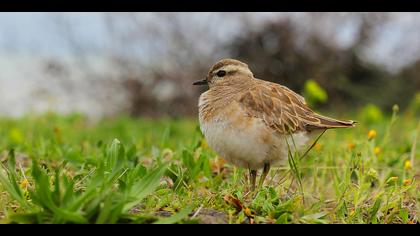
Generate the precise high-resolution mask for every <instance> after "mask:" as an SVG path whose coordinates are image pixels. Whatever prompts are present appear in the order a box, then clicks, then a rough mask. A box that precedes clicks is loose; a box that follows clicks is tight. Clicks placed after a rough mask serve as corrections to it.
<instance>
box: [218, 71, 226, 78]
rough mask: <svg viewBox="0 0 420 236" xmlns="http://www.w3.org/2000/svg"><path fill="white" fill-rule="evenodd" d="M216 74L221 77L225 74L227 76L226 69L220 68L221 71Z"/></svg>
mask: <svg viewBox="0 0 420 236" xmlns="http://www.w3.org/2000/svg"><path fill="white" fill-rule="evenodd" d="M216 75H217V76H219V77H223V76H225V75H226V71H225V70H219V71H218V72H217V73H216Z"/></svg>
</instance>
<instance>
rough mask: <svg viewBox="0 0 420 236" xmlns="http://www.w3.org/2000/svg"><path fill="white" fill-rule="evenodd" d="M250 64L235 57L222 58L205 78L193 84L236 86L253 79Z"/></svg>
mask: <svg viewBox="0 0 420 236" xmlns="http://www.w3.org/2000/svg"><path fill="white" fill-rule="evenodd" d="M253 77H254V76H253V74H252V72H251V70H250V69H249V68H248V65H247V64H245V63H243V62H240V61H238V60H235V59H222V60H220V61H218V62H217V63H216V64H214V65H213V66H212V67H211V69H210V71H209V72H208V74H207V76H206V78H205V79H204V80H200V81H196V82H194V83H193V85H208V86H209V87H210V88H212V87H216V86H235V85H238V84H243V83H246V82H248V81H249V80H251V79H253Z"/></svg>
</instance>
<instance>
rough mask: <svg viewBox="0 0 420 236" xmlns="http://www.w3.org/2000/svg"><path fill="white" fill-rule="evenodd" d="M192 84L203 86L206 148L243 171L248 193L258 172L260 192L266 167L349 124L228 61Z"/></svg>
mask: <svg viewBox="0 0 420 236" xmlns="http://www.w3.org/2000/svg"><path fill="white" fill-rule="evenodd" d="M193 84H194V85H208V86H209V90H208V91H206V92H204V93H203V94H201V96H200V99H199V104H198V107H199V121H200V129H201V131H202V133H203V134H204V137H205V138H206V140H207V142H208V145H209V146H210V147H211V148H212V149H214V150H215V151H216V152H217V153H218V154H219V155H220V156H222V157H224V158H225V159H226V160H227V161H228V162H230V163H232V164H234V165H236V166H239V167H243V168H248V169H249V173H250V180H251V183H250V184H251V189H252V190H254V189H255V181H256V176H257V170H258V169H261V168H262V169H263V173H262V176H261V178H260V186H261V185H262V184H263V182H264V180H265V178H266V176H267V174H268V172H269V170H270V167H271V166H279V165H282V164H284V161H285V160H287V158H288V152H289V150H290V149H291V150H290V151H291V152H292V153H293V152H295V151H296V149H297V151H299V150H302V148H304V147H305V146H307V144H308V141H310V140H311V139H313V138H314V137H315V136H317V135H319V134H320V133H321V132H324V131H325V130H327V129H331V128H346V127H353V126H354V124H355V122H354V121H342V120H337V119H333V118H329V117H325V116H322V115H319V114H317V113H315V112H314V111H312V110H311V109H310V108H309V107H308V105H307V104H306V102H305V99H304V98H303V97H302V96H300V95H298V94H296V93H295V92H293V91H292V90H290V89H289V88H287V87H285V86H282V85H280V84H276V83H272V82H268V81H264V80H260V79H257V78H254V75H253V74H252V72H251V70H250V69H249V68H248V65H247V64H245V63H243V62H240V61H238V60H234V59H223V60H220V61H219V62H217V63H216V64H215V65H214V66H213V67H212V68H211V69H210V71H209V72H208V74H207V77H206V78H205V79H204V80H201V81H197V82H195V83H193ZM295 147H296V149H295Z"/></svg>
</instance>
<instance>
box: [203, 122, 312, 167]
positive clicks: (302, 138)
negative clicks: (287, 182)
mask: <svg viewBox="0 0 420 236" xmlns="http://www.w3.org/2000/svg"><path fill="white" fill-rule="evenodd" d="M247 118H248V120H247V121H246V122H232V121H230V120H226V119H223V117H218V118H215V119H212V120H210V121H206V122H204V121H202V120H200V127H201V130H202V132H203V134H204V136H205V138H206V140H207V143H208V145H209V146H210V147H211V148H212V149H213V150H214V151H216V152H217V154H219V155H220V156H222V157H223V158H225V159H226V160H227V161H228V162H230V163H232V164H234V165H236V166H239V167H243V168H251V169H260V168H262V167H263V166H264V163H270V164H271V165H273V166H278V165H282V164H283V163H284V161H285V160H287V153H288V145H287V143H286V139H285V136H282V135H279V134H276V133H275V132H274V131H273V130H271V129H270V128H269V127H267V126H266V125H265V124H264V123H263V122H262V121H261V120H259V119H257V118H251V117H247ZM293 139H294V142H295V144H296V146H297V148H298V149H299V150H300V149H301V148H302V147H303V146H304V145H306V143H307V141H308V140H309V137H308V136H307V135H305V134H304V133H301V134H294V135H293ZM288 142H289V145H290V146H292V145H293V141H292V139H291V138H290V137H289V138H288ZM292 151H294V150H293V148H292Z"/></svg>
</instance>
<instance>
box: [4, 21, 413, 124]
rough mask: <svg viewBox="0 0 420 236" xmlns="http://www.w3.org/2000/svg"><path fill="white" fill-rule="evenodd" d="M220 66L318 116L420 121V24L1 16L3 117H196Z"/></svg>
mask: <svg viewBox="0 0 420 236" xmlns="http://www.w3.org/2000/svg"><path fill="white" fill-rule="evenodd" d="M224 57H229V58H236V59H239V60H242V61H244V62H246V63H248V64H249V65H250V68H251V70H252V71H253V72H254V75H255V76H256V77H257V78H261V79H264V80H270V81H275V82H277V83H281V84H284V85H286V86H288V87H290V88H291V89H293V90H295V91H296V92H298V93H300V94H303V95H304V96H305V97H306V99H307V101H308V103H310V104H311V106H313V107H314V108H315V109H320V110H329V111H333V112H335V113H345V112H348V111H352V112H353V111H360V110H364V111H365V113H366V114H368V116H371V117H373V118H372V119H374V118H375V117H376V116H380V114H381V113H382V112H384V113H386V112H391V107H392V106H393V105H394V104H398V105H399V106H400V109H404V110H410V111H413V112H417V113H418V114H420V113H419V111H420V14H418V13H0V98H1V99H0V116H12V117H19V116H22V115H25V114H30V113H43V112H46V111H54V112H57V113H64V114H66V113H75V112H77V113H83V114H87V115H88V116H89V117H90V118H92V119H100V118H103V117H112V116H116V115H119V114H129V115H131V116H147V117H162V116H164V117H168V116H169V117H179V116H194V115H196V113H197V99H198V96H199V95H200V93H201V92H203V91H204V90H205V88H202V89H201V90H200V88H197V87H193V86H192V85H191V83H192V82H193V81H195V80H199V79H202V78H204V76H205V75H206V73H207V72H208V69H209V68H210V66H211V65H212V64H214V63H215V62H216V61H217V60H219V59H221V58H224ZM369 114H370V115H369ZM368 118H369V117H368Z"/></svg>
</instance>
